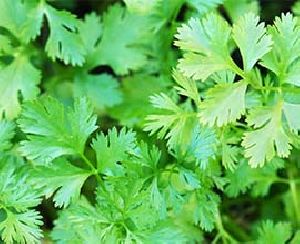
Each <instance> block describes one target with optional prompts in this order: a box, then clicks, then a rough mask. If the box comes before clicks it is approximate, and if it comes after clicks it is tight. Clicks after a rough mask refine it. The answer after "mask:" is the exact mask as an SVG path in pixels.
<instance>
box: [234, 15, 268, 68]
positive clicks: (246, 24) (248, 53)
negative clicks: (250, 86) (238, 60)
mask: <svg viewBox="0 0 300 244" xmlns="http://www.w3.org/2000/svg"><path fill="white" fill-rule="evenodd" d="M258 22H259V17H258V16H255V15H254V14H253V13H248V14H246V15H245V16H243V17H241V18H240V19H239V20H238V21H237V23H236V24H234V25H233V29H232V33H233V39H234V41H235V42H236V44H237V46H238V47H239V48H240V51H241V54H242V57H243V65H244V70H245V71H247V72H248V71H250V70H251V69H252V68H253V66H254V65H255V63H256V62H257V60H258V59H260V58H261V57H263V56H264V55H265V54H266V53H268V52H269V51H270V50H271V46H272V43H273V42H272V39H271V36H270V35H268V34H266V29H265V26H264V23H260V24H258Z"/></svg>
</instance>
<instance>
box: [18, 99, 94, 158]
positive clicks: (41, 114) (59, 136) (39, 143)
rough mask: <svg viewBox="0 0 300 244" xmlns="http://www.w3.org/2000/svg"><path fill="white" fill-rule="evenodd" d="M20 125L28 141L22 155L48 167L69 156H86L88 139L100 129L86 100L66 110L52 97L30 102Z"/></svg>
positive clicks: (23, 145)
mask: <svg viewBox="0 0 300 244" xmlns="http://www.w3.org/2000/svg"><path fill="white" fill-rule="evenodd" d="M18 124H19V125H20V127H21V129H22V130H23V132H24V133H26V134H27V138H28V140H24V141H22V142H21V151H22V153H23V155H24V156H26V157H27V158H28V159H30V160H36V161H37V162H39V163H49V162H51V161H52V160H53V159H55V158H57V157H59V156H62V155H68V154H75V155H76V154H83V150H84V147H85V142H86V140H87V138H88V137H89V136H90V135H91V134H92V133H93V131H94V130H95V129H96V128H97V126H96V125H95V124H96V116H94V115H93V109H92V107H91V105H90V104H89V103H88V102H87V100H86V99H85V98H81V99H77V100H76V101H75V103H74V108H65V107H64V106H63V104H61V103H60V102H58V101H57V100H55V99H54V98H51V97H45V98H42V99H39V100H35V101H31V102H28V103H27V104H26V105H25V106H24V110H23V113H22V115H21V118H20V119H19V120H18Z"/></svg>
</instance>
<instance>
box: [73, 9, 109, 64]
mask: <svg viewBox="0 0 300 244" xmlns="http://www.w3.org/2000/svg"><path fill="white" fill-rule="evenodd" d="M78 30H79V34H80V36H81V39H82V42H83V45H84V47H85V49H86V51H87V54H88V55H90V54H91V53H92V52H94V51H95V48H96V45H97V44H98V42H99V40H100V37H101V36H102V31H103V26H102V22H101V17H100V16H98V15H96V14H95V13H91V14H87V15H85V16H84V21H83V22H80V23H79V27H78ZM87 60H88V58H87Z"/></svg>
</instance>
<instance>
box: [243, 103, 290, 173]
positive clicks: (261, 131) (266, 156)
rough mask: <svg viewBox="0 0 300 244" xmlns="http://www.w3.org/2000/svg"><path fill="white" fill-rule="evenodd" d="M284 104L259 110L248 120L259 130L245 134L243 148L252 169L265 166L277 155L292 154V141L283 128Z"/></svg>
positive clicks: (253, 112)
mask: <svg viewBox="0 0 300 244" xmlns="http://www.w3.org/2000/svg"><path fill="white" fill-rule="evenodd" d="M281 116H282V104H281V103H279V104H277V105H275V106H274V107H271V108H257V109H255V110H253V111H252V113H251V114H250V116H249V117H248V118H247V122H248V124H249V125H254V128H258V129H256V130H254V131H250V132H245V134H244V138H243V142H242V146H243V147H245V149H246V151H245V156H246V157H247V158H249V164H250V165H251V166H252V167H257V166H263V165H264V163H265V161H270V160H271V159H272V158H273V157H274V156H275V148H276V155H277V156H279V157H287V156H288V155H289V154H290V150H291V145H290V139H289V137H288V136H287V135H286V133H285V131H284V129H283V127H282V121H281Z"/></svg>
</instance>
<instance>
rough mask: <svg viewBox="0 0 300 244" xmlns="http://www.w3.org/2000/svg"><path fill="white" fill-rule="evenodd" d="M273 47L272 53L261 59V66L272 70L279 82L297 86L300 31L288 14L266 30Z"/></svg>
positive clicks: (277, 18)
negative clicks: (270, 37)
mask: <svg viewBox="0 0 300 244" xmlns="http://www.w3.org/2000/svg"><path fill="white" fill-rule="evenodd" d="M268 33H269V34H270V35H271V36H272V39H273V41H274V45H273V48H272V51H271V52H270V53H268V54H266V55H265V56H264V57H263V58H262V63H261V64H262V65H263V66H265V67H266V68H268V69H270V70H272V71H273V72H274V73H275V74H276V75H277V76H278V77H280V79H282V80H281V81H280V82H285V83H289V84H294V85H299V83H298V77H299V75H298V74H297V73H298V71H297V67H298V61H297V58H298V57H299V54H298V53H299V52H298V51H300V41H299V37H300V29H299V26H298V25H297V19H296V18H294V17H293V16H292V15H291V14H290V13H287V14H282V15H281V18H279V17H276V18H275V21H274V25H273V26H271V27H269V28H268Z"/></svg>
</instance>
